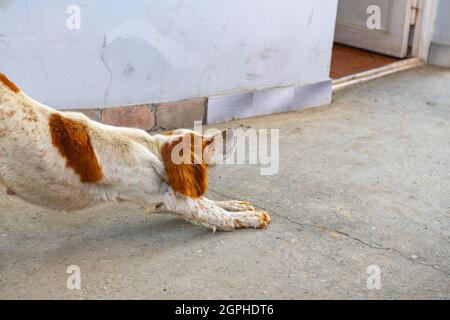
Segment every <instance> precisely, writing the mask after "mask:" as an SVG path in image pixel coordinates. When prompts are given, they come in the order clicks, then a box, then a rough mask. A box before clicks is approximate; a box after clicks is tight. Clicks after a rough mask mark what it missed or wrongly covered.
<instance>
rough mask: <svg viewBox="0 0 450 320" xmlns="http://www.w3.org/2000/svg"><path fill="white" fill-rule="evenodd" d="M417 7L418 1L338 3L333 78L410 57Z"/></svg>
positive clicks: (350, 74)
mask: <svg viewBox="0 0 450 320" xmlns="http://www.w3.org/2000/svg"><path fill="white" fill-rule="evenodd" d="M417 5H418V1H417V0H339V5H338V13H337V19H336V30H335V38H334V47H333V54H332V63H331V71H330V77H331V78H332V79H341V78H344V77H347V76H352V75H355V74H360V73H364V72H367V71H369V70H374V69H377V68H381V67H385V66H389V65H391V64H393V63H395V62H398V61H400V60H402V59H406V58H409V57H411V52H412V51H411V47H412V39H413V38H414V26H415V24H416V19H417V9H418V8H417Z"/></svg>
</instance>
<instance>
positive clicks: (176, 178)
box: [161, 134, 208, 198]
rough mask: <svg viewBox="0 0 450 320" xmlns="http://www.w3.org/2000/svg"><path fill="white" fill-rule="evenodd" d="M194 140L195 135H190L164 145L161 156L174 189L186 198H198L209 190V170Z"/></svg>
mask: <svg viewBox="0 0 450 320" xmlns="http://www.w3.org/2000/svg"><path fill="white" fill-rule="evenodd" d="M186 138H187V139H186ZM194 139H195V137H194V135H191V134H188V135H186V136H185V137H184V139H183V138H182V137H180V138H179V139H178V140H174V141H169V142H166V143H164V144H163V146H162V147H161V156H162V158H163V160H164V164H165V167H166V174H167V179H168V182H169V184H170V186H171V187H172V189H173V190H174V191H175V192H178V193H181V194H183V195H185V196H188V197H191V198H198V197H201V196H202V195H203V194H205V192H206V189H207V188H208V169H207V166H206V164H205V162H204V161H203V159H202V157H201V155H200V157H199V156H198V155H197V154H196V152H195V150H194V143H193V141H192V140H194ZM187 140H189V141H187ZM186 143H187V144H186ZM183 144H184V146H183ZM186 146H187V147H186ZM200 151H201V150H200Z"/></svg>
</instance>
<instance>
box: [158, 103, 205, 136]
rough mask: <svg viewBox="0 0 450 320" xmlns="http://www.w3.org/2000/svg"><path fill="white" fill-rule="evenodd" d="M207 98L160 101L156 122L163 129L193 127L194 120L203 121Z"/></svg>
mask: <svg viewBox="0 0 450 320" xmlns="http://www.w3.org/2000/svg"><path fill="white" fill-rule="evenodd" d="M206 100H207V99H206V98H194V99H186V100H180V101H174V102H165V103H160V104H158V105H157V107H156V123H157V125H158V127H161V128H163V129H167V130H170V129H178V128H192V127H193V126H194V121H202V122H203V117H204V115H205V104H206Z"/></svg>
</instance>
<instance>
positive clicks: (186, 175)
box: [0, 73, 270, 230]
mask: <svg viewBox="0 0 450 320" xmlns="http://www.w3.org/2000/svg"><path fill="white" fill-rule="evenodd" d="M186 136H188V137H189V138H190V137H191V136H192V137H193V136H194V133H193V132H192V131H188V130H176V131H174V132H173V133H172V134H171V135H161V134H158V135H154V136H151V135H149V134H148V133H146V132H145V131H143V130H138V129H131V128H117V127H113V126H107V125H104V124H101V123H98V122H95V121H92V120H90V119H89V118H87V117H86V116H84V115H83V114H80V113H75V112H59V111H56V110H54V109H52V108H50V107H47V106H44V105H42V104H40V103H38V102H36V101H34V100H32V99H30V98H29V97H27V96H26V95H25V94H24V93H23V92H21V91H20V89H19V88H18V87H17V86H16V85H15V84H14V83H12V82H11V81H10V80H9V79H8V78H6V77H5V76H4V75H2V74H1V73H0V183H2V184H4V185H6V187H7V192H8V194H11V195H12V194H15V195H17V196H19V197H20V198H22V199H24V200H25V201H27V202H30V203H32V204H35V205H39V206H42V207H46V208H51V209H57V210H66V211H71V210H78V209H81V208H85V207H89V206H92V205H95V204H97V203H101V202H109V201H112V202H114V201H130V202H134V203H137V204H139V205H141V206H142V207H144V208H145V210H146V211H148V212H152V211H169V212H173V213H176V214H178V215H180V216H181V217H182V218H184V219H186V220H188V221H190V222H192V223H195V224H200V225H204V226H206V227H209V228H211V229H213V230H215V229H216V228H217V229H219V230H232V229H236V228H242V227H252V228H265V227H267V224H268V223H269V220H270V219H269V216H268V215H267V214H266V213H265V212H261V211H258V210H255V209H254V208H253V207H252V206H251V205H249V204H248V203H245V202H241V201H222V202H217V201H212V200H209V199H207V198H205V197H204V196H203V195H204V193H205V192H206V187H207V165H206V164H205V163H204V162H203V160H202V162H201V163H197V164H196V163H192V164H178V165H177V164H174V163H173V162H172V160H171V158H170V155H171V151H172V150H173V148H174V147H175V146H176V145H177V144H178V143H179V142H180V138H184V137H186ZM201 139H202V141H203V146H208V145H209V144H211V143H214V137H201Z"/></svg>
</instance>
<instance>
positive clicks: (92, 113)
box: [70, 109, 102, 121]
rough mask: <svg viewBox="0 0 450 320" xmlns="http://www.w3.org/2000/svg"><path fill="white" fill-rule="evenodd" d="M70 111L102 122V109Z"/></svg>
mask: <svg viewBox="0 0 450 320" xmlns="http://www.w3.org/2000/svg"><path fill="white" fill-rule="evenodd" d="M70 111H73V112H80V113H82V114H84V115H85V116H86V117H88V118H89V119H91V120H94V121H101V119H102V111H101V110H100V109H75V110H70Z"/></svg>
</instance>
